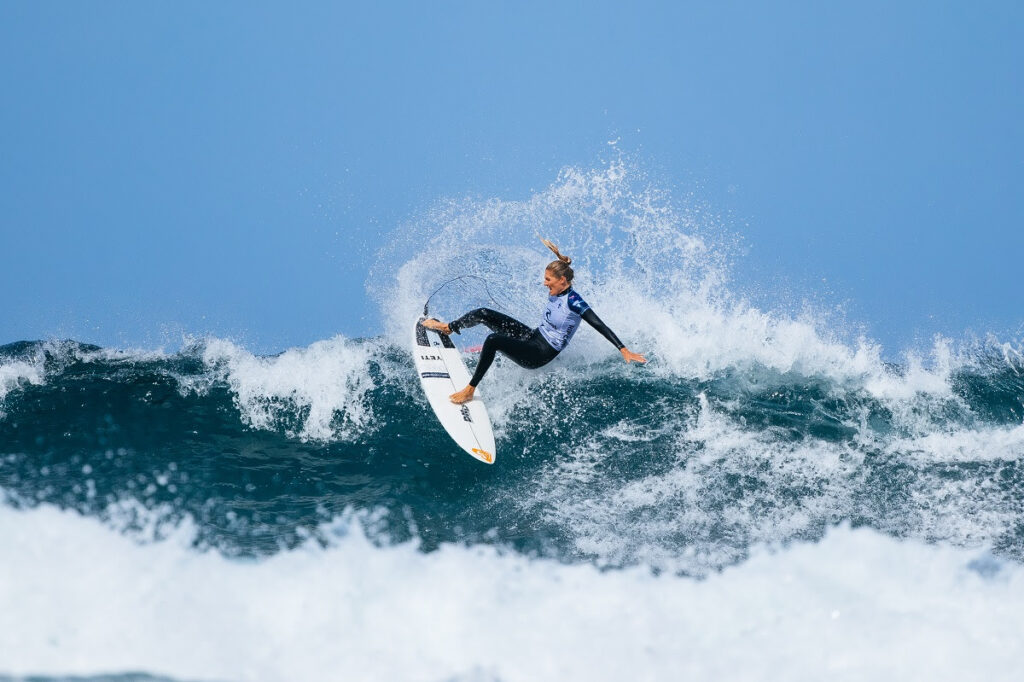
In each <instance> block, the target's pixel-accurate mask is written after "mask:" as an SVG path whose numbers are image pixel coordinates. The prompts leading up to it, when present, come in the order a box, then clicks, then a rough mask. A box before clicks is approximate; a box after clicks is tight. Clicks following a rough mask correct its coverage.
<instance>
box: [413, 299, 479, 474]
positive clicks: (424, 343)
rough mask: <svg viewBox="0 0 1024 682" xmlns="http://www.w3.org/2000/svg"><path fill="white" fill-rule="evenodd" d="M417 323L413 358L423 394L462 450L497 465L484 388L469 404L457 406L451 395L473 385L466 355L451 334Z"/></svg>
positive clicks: (421, 320) (419, 320)
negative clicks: (461, 352)
mask: <svg viewBox="0 0 1024 682" xmlns="http://www.w3.org/2000/svg"><path fill="white" fill-rule="evenodd" d="M424 319H425V318H422V317H421V318H419V319H418V320H416V324H415V326H414V327H413V333H412V357H413V359H414V360H415V361H416V372H417V374H419V377H420V383H421V384H423V392H424V393H426V394H427V400H428V401H429V402H430V407H431V408H433V410H434V414H436V415H437V419H438V421H440V422H441V426H443V427H444V430H445V431H447V432H448V435H449V436H451V437H452V440H454V441H455V442H456V443H458V445H459V447H460V448H462V449H463V450H465V451H466V452H468V453H469V454H471V455H473V457H476V458H477V459H478V460H480V461H481V462H486V463H488V464H494V455H495V452H494V431H493V430H492V429H491V418H490V417H489V416H488V415H487V408H486V407H484V402H483V400H481V399H480V389H479V388H478V389H477V390H476V394H475V395H474V396H473V399H472V400H470V401H469V402H468V403H463V404H462V405H456V404H455V403H453V402H452V401H451V400H450V399H449V398H448V396H450V395H451V394H452V393H455V392H456V391H461V390H462V389H463V388H465V387H466V385H467V384H468V383H469V372H468V371H467V370H466V365H465V363H463V362H462V356H461V354H460V353H459V351H458V350H457V349H456V348H455V344H454V343H452V340H451V339H450V338H448V336H447V335H445V334H441V333H438V332H435V331H432V330H430V329H427V328H426V327H424V326H423V325H422V324H421V322H423V320H424Z"/></svg>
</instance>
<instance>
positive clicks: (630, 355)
mask: <svg viewBox="0 0 1024 682" xmlns="http://www.w3.org/2000/svg"><path fill="white" fill-rule="evenodd" d="M580 317H582V318H583V319H584V321H585V322H586V323H587V324H589V325H590V326H591V327H593V328H594V329H596V330H597V331H598V332H600V334H601V336H603V337H604V338H606V339H608V340H609V341H611V342H612V344H613V345H614V346H615V347H616V348H618V349H619V352H620V353H622V359H623V360H625V361H626V363H627V364H628V363H630V362H647V358H645V357H644V356H642V355H640V354H639V353H634V352H633V351H631V350H629V349H628V348H626V345H625V344H624V343H622V341H619V337H617V336H615V332H613V331H612V330H611V329H609V328H608V325H606V324H605V323H604V322H602V321H601V318H600V317H598V316H597V313H595V312H594V310H593V309H592V308H587V309H586V310H585V311H583V314H582V315H581V316H580Z"/></svg>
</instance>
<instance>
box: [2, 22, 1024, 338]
mask: <svg viewBox="0 0 1024 682" xmlns="http://www.w3.org/2000/svg"><path fill="white" fill-rule="evenodd" d="M1022 19H1024V9H1021V6H1020V5H1019V4H1016V3H986V2H981V3H943V2H897V3H892V2H857V3H821V2H787V3H735V2H702V3H683V2H665V3H621V2H609V3H582V2H580V3H549V2H543V3H542V2H536V3H533V2H526V3H379V4H373V3H370V4H367V6H364V7H352V6H349V4H348V3H311V2H298V3H259V2H218V3H206V2H173V3H171V2H147V3H137V2H96V3H73V2H59V3H54V2H38V3H36V2H32V3H29V2H5V3H3V4H0V92H2V93H3V105H2V106H0V150H2V152H0V253H2V254H3V255H4V259H3V261H4V265H3V267H2V269H0V291H2V292H3V300H4V303H3V307H2V309H0V311H2V313H3V314H2V315H0V343H5V342H9V341H15V340H20V339H32V338H42V337H47V336H60V337H71V338H75V339H78V340H82V341H89V342H95V343H100V344H105V345H120V346H125V345H128V346H140V345H141V346H154V345H159V344H160V343H163V342H166V341H168V340H171V341H173V340H174V339H175V338H177V336H178V335H180V333H181V332H189V333H194V334H204V333H214V334H218V335H222V336H229V337H232V338H236V339H240V340H242V341H243V342H245V343H246V344H247V345H249V346H250V347H251V348H254V349H258V350H262V351H275V350H280V349H283V348H284V347H287V346H290V345H299V344H307V343H310V342H312V341H314V340H316V339H320V338H325V337H328V336H330V335H332V334H334V333H337V332H342V333H345V334H346V335H350V336H354V335H367V334H372V333H375V332H376V331H377V330H378V319H377V312H376V310H375V307H374V304H373V303H372V301H370V300H368V299H366V296H365V291H364V284H365V280H366V276H367V271H368V269H369V267H370V265H371V264H372V261H373V256H374V253H375V251H376V244H377V242H378V240H379V239H380V238H381V235H386V234H387V233H388V232H389V231H390V230H392V229H393V228H394V227H395V226H396V225H398V224H399V223H401V222H402V221H406V220H409V219H411V218H414V217H415V216H416V215H418V214H420V213H421V212H422V211H424V210H425V209H426V208H427V207H429V206H430V205H431V204H432V203H433V202H435V201H437V200H438V199H441V198H444V197H448V196H461V195H474V196H484V197H488V196H494V197H501V198H506V199H521V198H525V197H527V196H528V195H529V194H530V192H531V190H536V189H541V188H543V187H545V186H547V185H548V184H549V183H551V182H552V181H553V180H554V179H555V176H556V174H557V171H558V170H559V169H560V168H561V167H563V166H566V165H582V166H585V167H592V166H596V165H597V164H599V163H600V159H601V158H602V155H604V156H607V149H608V147H607V141H608V140H609V139H614V138H621V141H620V146H621V147H622V148H623V149H625V150H626V151H627V153H629V154H631V155H632V156H634V157H635V158H638V159H639V160H640V162H641V163H642V164H643V165H645V167H647V168H648V169H649V170H650V171H651V173H652V174H653V175H655V176H656V177H657V178H658V182H659V183H660V184H661V185H662V186H664V187H666V188H668V189H670V190H672V191H673V192H676V193H678V194H679V195H685V194H687V193H688V192H691V191H695V192H697V193H698V194H699V195H700V196H701V198H702V200H704V201H707V202H708V203H709V205H710V206H711V207H712V208H713V209H715V210H718V211H721V212H722V213H723V214H727V215H729V216H731V218H730V220H733V221H734V224H733V225H732V226H731V229H734V230H735V231H737V232H739V233H741V234H742V235H743V237H744V241H745V245H746V249H747V253H746V254H745V255H744V256H743V257H742V258H741V259H740V260H739V262H737V264H736V277H737V280H738V286H742V287H749V288H750V289H751V290H752V291H757V292H759V294H758V296H760V297H761V298H762V299H763V300H764V301H765V302H767V303H771V299H772V295H773V294H772V292H783V291H787V290H789V291H792V290H800V291H808V292H809V293H811V294H812V295H814V296H818V297H823V298H824V299H826V300H829V301H830V302H833V303H840V304H845V305H846V306H847V309H848V314H849V317H850V319H851V320H852V321H853V322H855V323H860V324H863V325H865V326H866V327H867V329H868V330H869V331H870V332H871V333H872V334H873V335H874V336H875V337H876V338H878V339H879V340H881V341H882V342H883V343H884V344H885V345H886V346H887V347H888V348H889V349H890V351H892V350H894V349H898V348H901V347H904V346H906V345H909V344H912V343H913V342H914V341H915V339H921V338H924V339H927V338H928V337H930V336H931V335H932V334H934V333H936V332H942V333H945V334H948V335H952V336H954V337H959V336H960V335H961V334H962V333H963V332H964V331H966V330H971V331H974V332H976V333H984V332H986V331H996V332H998V333H1000V334H1001V335H1002V336H1003V337H1004V338H1006V337H1011V336H1014V335H1016V336H1017V337H1019V336H1020V335H1021V334H1022V331H1024V328H1022V323H1024V312H1022V309H1021V300H1022V297H1021V294H1020V290H1021V286H1020V280H1019V272H1020V263H1021V254H1022V253H1024V230H1022V227H1024V193H1022V192H1021V189H1020V188H1021V187H1022V180H1024V135H1022V132H1021V123H1020V122H1021V121H1022V120H1024V106H1022V98H1024V87H1022V86H1024V82H1022V81H1024V78H1022V68H1024V47H1022V43H1024V41H1021V40H1020V26H1022V25H1024V23H1022ZM727 227H730V226H728V225H727ZM823 280H824V281H823ZM779 295H780V296H781V293H780V294H779Z"/></svg>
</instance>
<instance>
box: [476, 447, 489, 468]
mask: <svg viewBox="0 0 1024 682" xmlns="http://www.w3.org/2000/svg"><path fill="white" fill-rule="evenodd" d="M473 454H474V455H480V459H482V460H483V461H485V462H487V463H488V464H490V463H491V462H493V461H494V455H492V454H491V453H489V452H487V451H486V450H481V449H480V448H473Z"/></svg>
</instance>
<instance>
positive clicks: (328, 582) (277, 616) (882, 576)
mask: <svg viewBox="0 0 1024 682" xmlns="http://www.w3.org/2000/svg"><path fill="white" fill-rule="evenodd" d="M358 528H359V527H358V525H357V524H350V523H346V522H339V523H337V524H336V526H335V528H334V531H333V534H334V535H335V537H336V539H335V540H334V541H333V542H332V543H331V545H330V546H329V547H327V548H326V549H321V548H318V547H315V546H313V545H310V546H306V547H303V548H300V549H296V550H292V551H285V552H282V553H280V554H277V555H275V556H273V557H271V558H269V559H264V560H261V561H255V562H253V561H232V560H227V559H225V558H222V557H221V556H219V555H217V554H212V553H197V552H196V551H194V550H192V549H190V548H189V540H190V531H189V530H188V528H187V527H183V528H182V529H181V530H180V532H179V533H177V534H176V535H174V536H172V537H171V538H170V539H168V540H165V541H162V542H157V543H153V544H137V543H135V542H133V541H131V540H129V539H128V538H126V537H124V536H122V535H119V534H117V533H115V532H113V531H111V530H109V529H107V528H105V527H103V526H102V525H100V524H99V523H98V522H96V521H95V520H92V519H86V518H82V517H80V516H78V515H77V514H75V513H71V512H62V511H58V510H57V509H55V508H52V507H42V508H37V509H35V510H32V511H28V512H18V511H14V510H12V509H10V508H6V507H4V508H0V603H2V604H3V605H4V608H3V609H0V652H2V661H0V668H2V669H3V672H6V673H9V674H14V675H28V674H33V673H36V674H38V673H44V674H66V675H71V674H79V675H85V674H97V673H110V672H118V671H129V670H141V671H146V672H149V673H151V674H161V675H169V676H173V677H178V678H191V679H231V680H261V681H268V682H271V681H274V680H297V679H301V680H310V681H315V680H334V679H375V680H376V679H401V680H413V681H415V680H441V679H453V678H458V677H460V676H464V675H465V676H475V677H476V678H479V677H482V676H487V677H489V678H494V679H501V680H503V681H505V682H516V681H518V680H529V681H531V682H532V681H536V680H587V681H588V682H595V681H600V680H616V681H617V680H623V679H714V680H779V679H786V680H821V679H832V680H865V679H917V680H925V679H927V680H937V681H938V680H962V679H986V680H1015V679H1017V676H1018V675H1019V651H1020V648H1021V645H1022V644H1024V641H1022V640H1024V635H1022V634H1021V633H1024V569H1022V567H1020V566H1018V565H1014V564H1007V563H1004V562H1002V561H1000V560H997V559H994V558H992V557H991V556H990V555H988V554H987V553H985V552H982V551H966V550H961V549H954V548H950V547H943V546H931V545H926V544H923V543H921V542H917V541H897V540H894V539H892V538H889V537H886V536H883V535H880V534H878V533H876V532H873V531H869V530H864V529H860V530H851V529H849V528H837V529H833V530H832V531H830V532H829V534H828V535H827V536H826V538H825V539H824V540H822V541H821V542H819V543H817V544H797V545H794V546H792V547H790V548H788V549H786V550H783V551H779V552H777V553H770V552H767V551H764V550H758V551H755V553H754V556H753V557H752V558H751V559H750V560H748V561H746V562H745V563H743V564H741V565H738V566H735V567H733V568H729V569H727V570H725V571H723V572H722V573H721V574H714V575H712V576H710V577H709V578H707V579H706V580H694V579H689V578H681V577H675V576H672V575H669V574H662V575H660V576H654V575H652V574H651V573H650V572H649V571H646V570H643V569H632V570H626V571H606V572H601V571H598V570H597V569H595V568H593V567H591V566H588V565H564V564H560V563H557V562H553V561H546V560H529V559H526V558H524V557H522V556H519V555H516V554H512V553H500V552H497V551H495V550H493V549H489V548H485V547H480V546H477V547H464V546H448V545H446V546H442V547H441V549H440V550H439V551H436V552H432V553H430V554H422V553H420V552H418V551H417V550H416V548H415V547H414V546H412V545H409V544H405V545H399V546H394V547H385V548H379V547H376V546H374V545H373V543H371V542H370V541H368V540H367V539H366V538H365V537H364V536H363V535H362V534H361V533H360V532H359V530H358Z"/></svg>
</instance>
